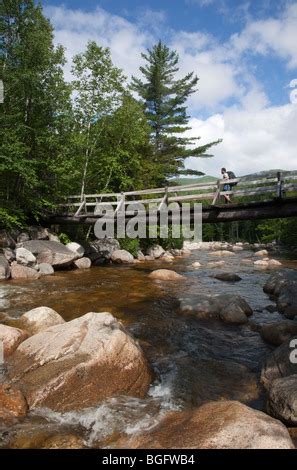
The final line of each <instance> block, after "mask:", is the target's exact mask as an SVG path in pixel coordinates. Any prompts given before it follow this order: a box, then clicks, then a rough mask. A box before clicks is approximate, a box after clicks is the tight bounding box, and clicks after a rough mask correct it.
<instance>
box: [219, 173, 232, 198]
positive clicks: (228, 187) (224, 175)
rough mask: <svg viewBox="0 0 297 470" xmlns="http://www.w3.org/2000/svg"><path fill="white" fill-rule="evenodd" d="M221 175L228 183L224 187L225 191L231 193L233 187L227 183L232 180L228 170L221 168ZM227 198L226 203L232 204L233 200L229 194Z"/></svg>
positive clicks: (225, 195)
mask: <svg viewBox="0 0 297 470" xmlns="http://www.w3.org/2000/svg"><path fill="white" fill-rule="evenodd" d="M221 174H222V176H223V180H225V181H226V184H224V186H223V191H231V186H230V184H228V183H227V181H228V180H229V179H230V176H229V172H228V171H227V170H226V168H221ZM224 198H225V203H227V204H228V202H231V198H230V196H229V194H224Z"/></svg>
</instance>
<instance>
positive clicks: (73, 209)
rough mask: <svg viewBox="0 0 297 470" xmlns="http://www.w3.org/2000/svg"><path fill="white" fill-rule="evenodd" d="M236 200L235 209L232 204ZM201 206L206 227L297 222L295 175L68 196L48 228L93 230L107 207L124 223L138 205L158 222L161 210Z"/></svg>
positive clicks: (133, 213)
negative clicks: (121, 215)
mask: <svg viewBox="0 0 297 470" xmlns="http://www.w3.org/2000/svg"><path fill="white" fill-rule="evenodd" d="M234 183H235V185H234V186H233V184H234ZM225 184H231V185H232V186H231V191H224V185H225ZM226 195H230V196H231V197H232V202H231V203H229V204H225V203H224V200H225V198H224V196H226ZM239 198H240V199H239ZM251 198H253V199H255V198H256V199H257V200H251ZM263 198H265V199H263ZM236 199H237V200H238V202H237V203H236V202H234V200H236ZM202 201H204V202H205V203H204V204H203V206H202V217H203V222H204V223H214V222H228V221H229V222H231V221H235V220H251V219H265V218H267V219H269V218H285V217H293V216H297V171H287V172H283V173H280V172H271V173H270V174H268V175H266V176H261V175H259V176H256V177H255V176H254V177H251V176H245V177H241V178H236V179H233V180H228V181H227V182H226V180H218V181H217V182H216V183H210V184H205V183H195V184H191V185H185V186H169V187H165V188H154V189H148V190H139V191H130V192H125V193H103V194H89V195H84V196H83V197H81V196H70V197H69V198H68V200H67V202H66V203H65V204H61V205H60V210H59V212H60V213H59V214H55V215H54V216H51V217H50V220H51V222H52V223H82V224H94V223H95V222H96V220H98V218H100V217H102V215H104V214H105V213H104V209H106V205H108V206H109V207H110V210H111V211H113V212H114V213H115V214H116V213H117V212H119V211H124V212H125V218H126V220H129V219H130V218H131V217H133V216H135V215H136V214H137V213H138V214H139V211H140V209H139V205H140V204H141V205H142V208H143V210H142V212H143V214H145V213H146V212H147V210H148V208H150V210H154V211H155V212H156V213H157V216H159V214H160V211H161V210H162V208H164V206H166V205H170V204H171V203H178V204H182V203H186V202H187V203H194V202H202ZM193 213H194V211H193V209H192V214H193Z"/></svg>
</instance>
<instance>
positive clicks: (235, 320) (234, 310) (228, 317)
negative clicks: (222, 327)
mask: <svg viewBox="0 0 297 470" xmlns="http://www.w3.org/2000/svg"><path fill="white" fill-rule="evenodd" d="M219 317H220V319H221V320H222V321H223V322H224V323H231V324H232V325H244V324H245V323H247V322H248V317H247V315H246V313H245V310H244V308H243V307H242V306H241V305H238V302H237V301H236V300H235V301H234V302H231V303H230V304H228V305H226V306H225V307H224V308H223V309H222V310H221V311H220V313H219Z"/></svg>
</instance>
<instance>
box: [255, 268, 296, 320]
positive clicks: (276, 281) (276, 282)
mask: <svg viewBox="0 0 297 470" xmlns="http://www.w3.org/2000/svg"><path fill="white" fill-rule="evenodd" d="M263 290H264V292H266V293H267V294H269V295H273V296H275V297H277V308H278V310H279V312H281V313H283V314H284V315H285V317H287V318H290V319H292V318H294V317H295V316H296V315H297V296H296V290H297V272H296V271H293V270H292V271H286V272H281V273H277V274H274V275H272V276H270V278H269V279H268V280H267V282H266V284H265V285H264V287H263Z"/></svg>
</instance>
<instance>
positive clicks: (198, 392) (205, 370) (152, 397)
mask: <svg viewBox="0 0 297 470" xmlns="http://www.w3.org/2000/svg"><path fill="white" fill-rule="evenodd" d="M246 257H251V253H249V252H248V251H242V252H239V253H236V255H235V256H233V257H230V258H224V261H225V265H224V266H223V267H221V268H215V269H209V268H208V269H206V268H203V267H202V268H200V269H194V268H193V267H192V266H191V265H192V263H193V262H195V261H199V262H200V263H201V264H202V265H205V264H206V262H208V261H217V258H214V257H213V256H211V254H210V252H207V251H193V252H192V254H191V255H190V256H188V257H184V258H178V259H175V261H174V262H173V263H166V262H161V261H154V262H146V263H141V264H137V265H133V266H115V265H112V266H102V267H93V268H92V269H90V270H88V271H66V272H57V273H55V275H53V276H48V277H43V278H41V279H39V280H37V281H26V282H20V281H9V282H6V283H2V284H1V285H0V312H2V313H5V314H8V315H9V316H11V317H13V318H18V317H19V316H20V315H21V314H22V313H24V312H26V311H28V310H30V309H32V308H35V307H38V306H42V305H45V306H48V307H51V308H53V309H55V310H56V311H57V312H58V313H60V314H61V315H62V316H63V318H64V319H65V320H66V321H69V320H72V319H74V318H77V317H79V316H81V315H84V314H85V313H87V312H91V311H94V312H104V311H108V312H111V313H112V314H113V315H114V316H115V317H116V318H118V319H119V320H120V321H121V322H122V323H123V324H124V325H125V327H126V329H127V330H128V331H129V332H130V334H131V335H132V336H133V337H134V338H136V339H138V340H139V342H140V345H141V346H142V348H143V350H144V352H145V354H146V357H147V358H148V360H149V362H150V364H151V366H152V368H153V370H154V373H155V374H154V375H155V380H154V383H153V384H152V385H151V388H150V390H149V393H148V396H147V397H146V398H145V399H136V398H131V397H130V398H127V397H116V398H111V399H109V400H106V401H105V402H104V403H102V404H100V405H98V406H97V407H96V408H91V409H86V410H83V411H79V412H68V413H55V412H52V411H50V410H45V409H38V410H34V412H31V413H29V415H28V416H27V417H26V418H25V419H24V420H23V421H21V422H18V423H16V424H15V425H14V426H12V427H10V428H8V429H4V428H2V430H1V429H0V439H2V445H3V446H6V445H7V442H8V441H11V439H12V438H13V439H14V441H15V444H14V445H15V446H18V447H22V446H33V447H34V446H36V447H38V443H39V441H40V439H41V437H40V436H44V435H53V434H55V433H60V432H68V433H69V432H71V433H75V434H76V435H79V436H81V437H82V438H83V439H84V442H85V444H86V445H88V446H93V447H100V446H101V447H109V446H111V447H112V446H113V445H116V441H117V439H118V438H120V437H121V436H123V435H125V434H131V433H135V432H139V431H141V430H142V429H149V428H150V427H152V426H154V425H155V424H156V423H157V422H158V421H159V420H160V419H161V418H162V416H164V414H166V413H168V411H170V410H176V409H185V408H189V407H192V406H197V405H199V404H201V403H203V402H204V401H207V400H208V399H209V397H211V399H220V398H221V397H223V398H229V399H239V400H240V401H243V402H245V403H248V404H249V405H250V406H252V407H255V408H258V409H264V407H265V399H264V393H263V391H262V390H261V386H260V385H259V373H260V370H261V364H262V363H263V360H264V358H265V356H266V355H267V354H268V353H269V352H270V351H271V350H272V348H271V347H270V346H269V345H267V344H265V343H264V342H263V341H262V339H261V337H260V335H259V333H258V332H257V326H258V325H261V324H263V323H267V322H274V321H278V320H280V319H281V316H280V315H279V314H278V313H269V312H268V311H267V310H265V307H266V306H267V305H268V304H271V303H272V301H271V300H270V299H269V298H268V296H267V295H266V294H264V292H263V285H264V284H265V281H266V279H267V277H268V276H269V275H270V273H269V272H267V271H256V270H255V269H254V267H253V266H250V265H245V264H240V261H241V259H242V258H246ZM283 262H284V267H283V269H287V268H290V269H297V263H296V262H295V261H283ZM161 267H162V268H167V269H174V270H175V271H177V272H179V273H181V274H184V275H185V279H184V280H182V281H179V282H164V281H163V282H160V281H152V280H150V279H149V278H148V274H149V272H151V271H152V270H154V269H158V268H161ZM228 271H230V272H235V273H236V274H239V275H240V276H241V278H242V280H241V281H240V282H238V283H227V282H222V281H219V280H216V279H214V278H213V277H210V276H211V275H212V274H214V273H216V272H228ZM199 293H204V294H213V293H232V294H237V295H241V296H242V297H243V298H244V299H245V300H246V301H247V302H248V303H249V304H250V305H251V307H252V308H253V310H254V314H253V317H252V318H251V320H250V323H249V324H248V325H244V326H233V325H226V324H223V323H222V322H220V321H214V320H211V321H210V320H197V319H196V318H195V317H193V316H191V315H184V314H181V313H179V310H178V299H179V298H180V297H183V296H184V295H187V296H192V295H193V296H194V295H195V296H197V294H199ZM234 363H235V364H234ZM238 364H240V365H242V368H241V369H240V366H238ZM238 367H239V371H238V372H237V373H233V371H234V370H237V369H238ZM242 370H243V372H242ZM229 372H230V373H229ZM245 377H246V378H245ZM1 431H2V434H1ZM28 443H29V444H28Z"/></svg>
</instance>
